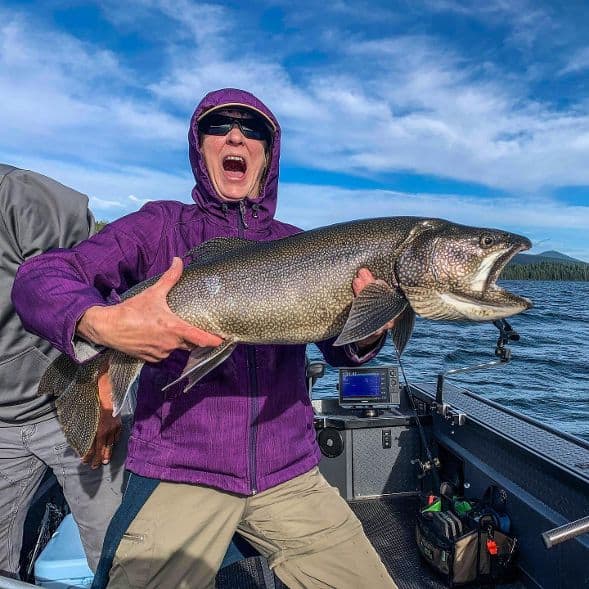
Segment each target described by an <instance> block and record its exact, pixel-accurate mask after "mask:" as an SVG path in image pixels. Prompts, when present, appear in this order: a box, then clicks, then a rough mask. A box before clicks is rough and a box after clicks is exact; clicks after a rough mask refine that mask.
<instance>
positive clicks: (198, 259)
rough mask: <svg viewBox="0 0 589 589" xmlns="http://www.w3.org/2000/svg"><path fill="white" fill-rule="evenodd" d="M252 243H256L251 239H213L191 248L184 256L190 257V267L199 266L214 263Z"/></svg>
mask: <svg viewBox="0 0 589 589" xmlns="http://www.w3.org/2000/svg"><path fill="white" fill-rule="evenodd" d="M253 243H257V242H256V241H254V240H251V239H242V238H241V237H215V238H214V239H210V240H209V241H205V242H204V243H201V244H200V245H197V246H196V247H193V248H192V249H191V250H189V251H188V252H187V253H186V256H188V257H190V264H189V265H190V266H200V265H201V264H210V263H211V262H215V261H216V260H219V259H220V258H222V257H223V256H225V255H226V254H227V253H229V252H233V251H235V250H238V249H241V248H244V247H247V246H249V245H251V244H253Z"/></svg>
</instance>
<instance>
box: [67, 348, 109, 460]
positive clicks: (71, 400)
mask: <svg viewBox="0 0 589 589" xmlns="http://www.w3.org/2000/svg"><path fill="white" fill-rule="evenodd" d="M104 361H105V358H104V355H101V356H99V357H97V358H94V359H93V360H91V361H90V362H87V363H86V364H83V365H80V366H78V367H77V373H76V376H75V378H74V380H73V381H72V382H71V383H70V384H69V386H68V387H67V388H66V389H65V390H64V391H63V392H62V393H61V395H60V396H59V397H58V399H57V400H56V401H55V407H56V409H57V418H58V420H59V423H60V425H61V428H62V429H63V432H64V434H65V437H66V440H67V441H68V443H69V445H70V446H71V447H72V448H73V449H74V450H75V451H76V452H77V453H78V454H79V455H80V456H84V455H85V454H87V452H88V451H89V450H90V448H91V447H92V442H93V441H94V437H95V436H96V430H97V429H98V420H99V418H100V405H99V402H98V374H99V372H100V368H101V366H102V364H103V362H104Z"/></svg>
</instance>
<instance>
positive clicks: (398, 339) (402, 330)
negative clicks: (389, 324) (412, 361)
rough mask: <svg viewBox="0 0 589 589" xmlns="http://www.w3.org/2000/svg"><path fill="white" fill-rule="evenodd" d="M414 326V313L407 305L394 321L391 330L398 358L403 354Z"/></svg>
mask: <svg viewBox="0 0 589 589" xmlns="http://www.w3.org/2000/svg"><path fill="white" fill-rule="evenodd" d="M414 325H415V311H414V310H413V309H412V308H411V306H410V305H407V306H406V307H405V309H404V310H403V311H402V312H401V314H400V315H399V316H398V317H397V319H396V320H395V325H394V326H393V329H391V333H392V336H393V343H394V344H395V347H396V348H397V351H398V352H399V356H400V355H401V354H402V353H403V350H404V349H405V346H406V345H407V342H408V341H409V339H410V338H411V334H412V333H413V326H414Z"/></svg>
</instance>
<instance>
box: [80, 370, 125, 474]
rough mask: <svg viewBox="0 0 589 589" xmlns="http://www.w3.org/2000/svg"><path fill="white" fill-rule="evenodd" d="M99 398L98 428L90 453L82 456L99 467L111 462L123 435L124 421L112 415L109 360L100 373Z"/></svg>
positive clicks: (86, 462) (92, 464) (91, 465)
mask: <svg viewBox="0 0 589 589" xmlns="http://www.w3.org/2000/svg"><path fill="white" fill-rule="evenodd" d="M98 400H99V405H100V417H99V419H98V429H97V430H96V436H95V437H94V441H93V442H92V446H91V447H90V450H88V453H87V454H85V455H84V456H83V457H82V462H83V463H84V464H89V465H90V467H91V468H92V469H97V468H98V467H99V466H100V465H101V464H108V463H109V462H110V459H111V456H112V451H113V447H114V445H115V444H116V443H117V442H118V441H119V437H120V436H121V428H122V422H121V418H120V416H119V415H117V416H116V417H113V415H112V409H113V408H112V384H111V382H110V377H109V376H108V362H106V363H105V366H104V367H103V368H102V370H101V372H100V374H99V375H98Z"/></svg>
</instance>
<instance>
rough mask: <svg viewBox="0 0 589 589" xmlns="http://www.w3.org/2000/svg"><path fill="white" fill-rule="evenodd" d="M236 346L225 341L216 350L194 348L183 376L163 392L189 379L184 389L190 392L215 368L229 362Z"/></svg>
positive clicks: (230, 341)
mask: <svg viewBox="0 0 589 589" xmlns="http://www.w3.org/2000/svg"><path fill="white" fill-rule="evenodd" d="M236 345H237V343H236V342H234V341H232V340H225V341H224V342H223V343H222V344H221V345H220V346H217V347H216V348H194V350H192V352H191V353H190V356H189V357H188V361H187V362H186V366H185V367H184V370H183V371H182V374H181V375H180V376H179V377H178V378H177V379H176V380H174V381H172V382H171V383H169V384H167V385H166V386H165V387H164V388H163V389H162V391H166V390H167V389H169V388H170V387H172V386H174V385H175V384H177V383H179V382H180V381H181V380H183V379H184V378H188V384H187V385H186V386H185V387H184V392H186V391H188V389H190V388H192V387H193V386H194V385H195V384H196V383H197V382H198V381H199V380H200V379H201V378H202V377H203V376H205V375H206V374H208V373H209V372H210V371H211V370H213V368H216V367H217V366H219V364H221V362H224V361H225V360H227V358H229V356H231V353H232V352H233V350H234V349H235V346H236Z"/></svg>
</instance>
